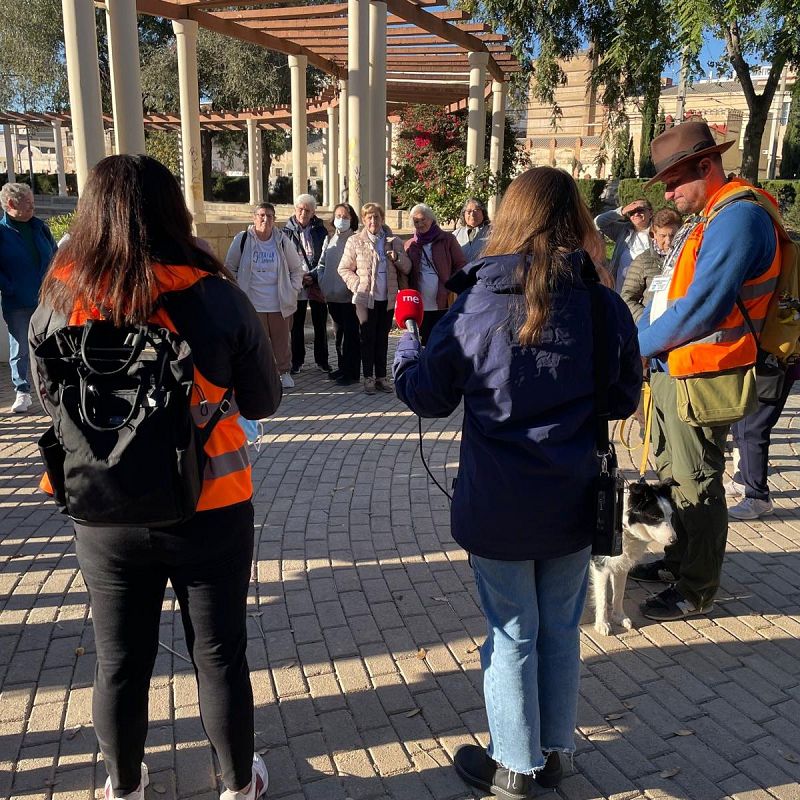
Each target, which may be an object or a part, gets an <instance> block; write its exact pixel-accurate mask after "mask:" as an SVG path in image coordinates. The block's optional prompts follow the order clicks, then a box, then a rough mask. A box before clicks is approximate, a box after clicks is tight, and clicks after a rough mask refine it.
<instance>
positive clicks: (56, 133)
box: [53, 119, 67, 197]
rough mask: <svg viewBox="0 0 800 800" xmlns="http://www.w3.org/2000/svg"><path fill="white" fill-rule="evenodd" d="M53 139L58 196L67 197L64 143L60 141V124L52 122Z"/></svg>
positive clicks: (55, 121) (56, 121) (57, 121)
mask: <svg viewBox="0 0 800 800" xmlns="http://www.w3.org/2000/svg"><path fill="white" fill-rule="evenodd" d="M53 139H54V140H55V143H56V174H57V175H58V194H59V195H60V196H61V197H66V196H67V175H66V171H65V170H64V142H63V140H62V139H61V122H60V121H59V120H57V119H56V120H53Z"/></svg>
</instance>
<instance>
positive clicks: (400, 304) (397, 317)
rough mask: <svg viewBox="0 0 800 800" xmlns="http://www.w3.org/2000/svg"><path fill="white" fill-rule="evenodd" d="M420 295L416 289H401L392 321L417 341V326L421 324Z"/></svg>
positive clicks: (422, 311)
mask: <svg viewBox="0 0 800 800" xmlns="http://www.w3.org/2000/svg"><path fill="white" fill-rule="evenodd" d="M424 311H425V309H424V308H423V307H422V295H421V294H420V293H419V292H418V291H417V290H416V289H401V290H400V291H399V292H398V293H397V300H396V301H395V306H394V321H395V322H396V323H397V325H398V327H400V328H405V329H406V330H407V331H408V332H409V333H410V334H411V335H412V336H413V337H414V338H415V339H416V340H417V341H419V326H420V325H421V324H422V314H423V313H424Z"/></svg>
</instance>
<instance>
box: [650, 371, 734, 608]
mask: <svg viewBox="0 0 800 800" xmlns="http://www.w3.org/2000/svg"><path fill="white" fill-rule="evenodd" d="M650 388H651V390H652V392H653V427H652V431H651V440H652V446H653V456H654V458H655V462H656V469H657V470H658V476H659V478H660V479H661V480H662V481H666V480H669V479H672V480H674V481H675V482H676V483H677V486H673V487H672V501H673V504H674V505H675V509H676V513H675V515H674V517H673V526H674V527H675V531H676V533H677V541H676V542H675V543H674V544H671V545H669V546H668V547H666V548H665V551H664V560H665V562H666V566H667V568H668V569H669V570H670V572H672V574H673V575H677V576H678V582H677V584H676V588H677V589H678V591H679V592H680V593H681V594H682V595H683V596H684V597H685V598H687V599H688V600H691V601H692V602H693V603H694V604H695V605H696V606H697V607H698V608H702V609H704V608H707V607H709V606H710V605H711V603H712V601H713V600H714V595H715V594H716V593H717V589H719V582H720V574H721V572H722V561H723V559H724V557H725V544H726V542H727V539H728V509H727V505H726V503H725V490H724V488H723V486H722V479H723V475H724V474H725V438H726V436H727V435H728V428H729V427H730V426H728V425H720V426H715V427H713V428H695V427H693V426H691V425H687V424H686V423H685V422H682V421H681V420H680V419H679V418H678V411H677V397H676V391H675V381H674V380H673V379H672V378H671V377H670V376H669V375H667V374H666V373H663V372H660V373H659V372H655V373H653V374H652V375H651V376H650Z"/></svg>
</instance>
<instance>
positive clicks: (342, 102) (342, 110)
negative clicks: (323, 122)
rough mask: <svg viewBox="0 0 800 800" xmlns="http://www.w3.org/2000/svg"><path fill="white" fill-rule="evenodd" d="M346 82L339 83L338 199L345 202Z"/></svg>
mask: <svg viewBox="0 0 800 800" xmlns="http://www.w3.org/2000/svg"><path fill="white" fill-rule="evenodd" d="M347 117H348V111H347V81H339V197H338V200H340V201H341V202H347Z"/></svg>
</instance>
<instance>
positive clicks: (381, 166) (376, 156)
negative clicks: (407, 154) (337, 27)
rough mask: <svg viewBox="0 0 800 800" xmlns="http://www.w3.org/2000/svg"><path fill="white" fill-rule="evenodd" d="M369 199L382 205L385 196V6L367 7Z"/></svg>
mask: <svg viewBox="0 0 800 800" xmlns="http://www.w3.org/2000/svg"><path fill="white" fill-rule="evenodd" d="M369 97H370V104H369V105H370V116H371V123H372V132H371V135H370V137H369V141H370V160H369V178H370V198H369V199H370V200H374V202H376V203H383V201H384V199H385V195H386V148H385V142H386V3H385V2H383V0H370V4H369Z"/></svg>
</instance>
